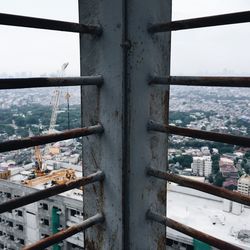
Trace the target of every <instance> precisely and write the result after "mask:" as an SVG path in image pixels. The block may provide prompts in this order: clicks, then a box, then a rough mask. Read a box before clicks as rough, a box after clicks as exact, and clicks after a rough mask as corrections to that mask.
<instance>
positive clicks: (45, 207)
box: [40, 203, 49, 210]
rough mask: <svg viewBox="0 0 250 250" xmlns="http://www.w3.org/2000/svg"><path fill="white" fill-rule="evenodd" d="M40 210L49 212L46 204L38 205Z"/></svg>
mask: <svg viewBox="0 0 250 250" xmlns="http://www.w3.org/2000/svg"><path fill="white" fill-rule="evenodd" d="M40 208H42V209H43V210H49V206H48V204H47V203H40Z"/></svg>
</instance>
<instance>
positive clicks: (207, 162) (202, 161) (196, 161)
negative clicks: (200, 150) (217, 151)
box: [191, 156, 212, 177]
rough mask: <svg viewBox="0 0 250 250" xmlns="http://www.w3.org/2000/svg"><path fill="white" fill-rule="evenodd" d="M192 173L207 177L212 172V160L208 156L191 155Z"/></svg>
mask: <svg viewBox="0 0 250 250" xmlns="http://www.w3.org/2000/svg"><path fill="white" fill-rule="evenodd" d="M191 168H192V171H193V174H195V175H198V176H205V177H208V176H209V175H210V174H211V173H212V161H211V157H210V156H203V157H193V163H192V164H191Z"/></svg>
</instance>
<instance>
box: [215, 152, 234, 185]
mask: <svg viewBox="0 0 250 250" xmlns="http://www.w3.org/2000/svg"><path fill="white" fill-rule="evenodd" d="M219 167H220V172H221V173H222V176H223V177H224V178H225V181H224V182H223V187H225V188H228V187H230V186H235V187H237V180H238V170H237V169H236V168H235V166H234V161H233V160H231V159H229V158H226V157H222V158H220V162H219Z"/></svg>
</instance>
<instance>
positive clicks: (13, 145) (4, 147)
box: [0, 124, 104, 153]
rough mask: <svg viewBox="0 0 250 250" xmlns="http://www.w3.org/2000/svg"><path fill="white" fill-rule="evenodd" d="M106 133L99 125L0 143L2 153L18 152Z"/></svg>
mask: <svg viewBox="0 0 250 250" xmlns="http://www.w3.org/2000/svg"><path fill="white" fill-rule="evenodd" d="M103 131H104V129H103V126H102V125H101V124H97V125H94V126H89V127H84V128H76V129H70V130H67V131H65V132H60V133H54V134H48V135H41V136H34V137H27V138H23V139H19V140H11V141H6V142H1V143H0V153H3V152H7V151H11V150H17V149H22V148H29V147H33V146H38V145H42V144H47V143H52V142H57V141H63V140H67V139H71V138H77V137H81V136H87V135H92V134H100V133H102V132H103Z"/></svg>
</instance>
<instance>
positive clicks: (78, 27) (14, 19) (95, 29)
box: [0, 13, 102, 35]
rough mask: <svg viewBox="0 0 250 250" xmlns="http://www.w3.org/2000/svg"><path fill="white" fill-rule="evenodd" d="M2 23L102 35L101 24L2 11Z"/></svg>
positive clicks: (0, 22) (0, 19) (0, 16)
mask: <svg viewBox="0 0 250 250" xmlns="http://www.w3.org/2000/svg"><path fill="white" fill-rule="evenodd" d="M0 24H3V25H11V26H20V27H26V28H37V29H47V30H58V31H67V32H77V33H86V34H92V35H101V33H102V28H101V27H100V26H93V25H84V24H79V23H72V22H64V21H57V20H50V19H43V18H36V17H28V16H19V15H11V14H5V13H0Z"/></svg>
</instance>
